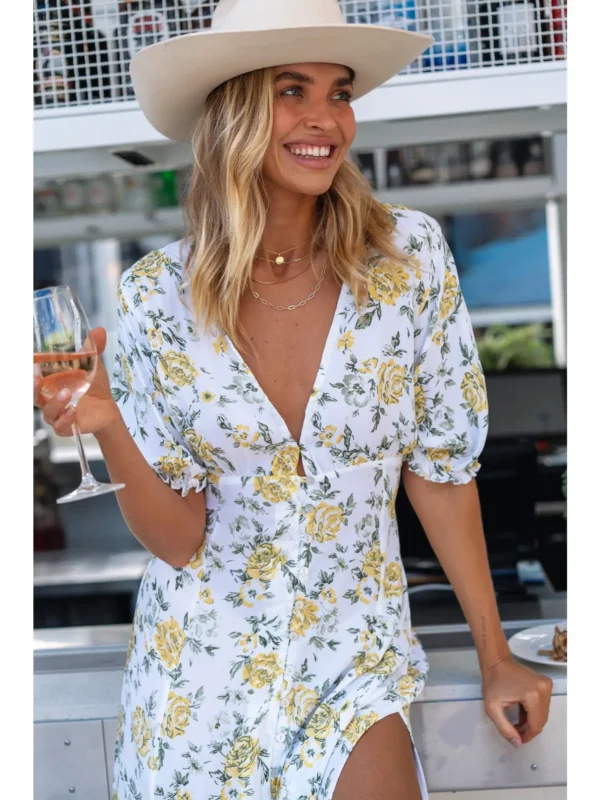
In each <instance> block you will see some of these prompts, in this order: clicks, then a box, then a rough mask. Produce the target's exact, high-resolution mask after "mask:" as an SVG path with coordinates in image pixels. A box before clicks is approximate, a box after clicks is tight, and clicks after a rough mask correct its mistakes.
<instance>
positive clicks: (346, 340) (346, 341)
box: [338, 331, 356, 350]
mask: <svg viewBox="0 0 600 800" xmlns="http://www.w3.org/2000/svg"><path fill="white" fill-rule="evenodd" d="M355 343H356V341H355V339H354V335H353V333H352V331H346V333H345V334H344V335H343V336H340V338H339V339H338V350H347V349H350V348H352V347H354V345H355Z"/></svg>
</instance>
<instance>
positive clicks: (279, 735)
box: [275, 733, 285, 743]
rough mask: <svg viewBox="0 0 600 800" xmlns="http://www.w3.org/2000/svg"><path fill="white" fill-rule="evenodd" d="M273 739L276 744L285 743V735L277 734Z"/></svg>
mask: <svg viewBox="0 0 600 800" xmlns="http://www.w3.org/2000/svg"><path fill="white" fill-rule="evenodd" d="M275 738H276V739H277V741H278V742H280V743H283V742H285V733H278V734H277V736H276V737H275Z"/></svg>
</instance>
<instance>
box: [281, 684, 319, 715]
mask: <svg viewBox="0 0 600 800" xmlns="http://www.w3.org/2000/svg"><path fill="white" fill-rule="evenodd" d="M318 701H319V695H318V694H317V692H316V691H315V689H311V688H309V687H307V686H304V685H303V684H302V683H300V684H298V685H297V686H296V688H295V689H291V691H290V692H289V693H288V695H287V697H286V700H285V713H286V715H287V719H288V722H290V723H292V722H293V723H295V724H296V725H304V723H305V721H306V720H307V719H308V717H309V715H310V714H311V713H312V711H313V709H314V707H315V706H316V705H317V703H318Z"/></svg>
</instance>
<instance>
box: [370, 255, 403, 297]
mask: <svg viewBox="0 0 600 800" xmlns="http://www.w3.org/2000/svg"><path fill="white" fill-rule="evenodd" d="M408 280H409V276H408V272H407V271H406V270H405V269H404V267H403V266H402V265H401V264H397V263H395V262H394V261H387V260H386V261H384V260H382V261H380V262H379V263H378V264H377V265H376V266H374V267H373V268H372V269H370V270H369V271H368V272H367V282H368V289H369V295H370V297H371V298H372V299H373V300H376V301H378V302H380V303H385V304H386V305H388V306H389V305H393V304H394V302H395V301H396V300H397V299H398V298H399V297H400V295H403V294H406V293H407V292H408Z"/></svg>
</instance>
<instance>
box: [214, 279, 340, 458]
mask: <svg viewBox="0 0 600 800" xmlns="http://www.w3.org/2000/svg"><path fill="white" fill-rule="evenodd" d="M346 289H347V284H346V282H345V281H343V282H342V285H341V288H340V293H339V296H338V299H337V303H336V305H335V311H334V312H333V317H332V319H331V325H330V326H329V330H328V331H327V337H326V339H325V345H324V347H323V352H322V353H321V360H320V362H319V366H318V367H317V374H316V375H315V377H314V379H313V386H312V389H311V393H310V396H309V398H308V402H307V403H306V407H305V409H304V416H303V418H302V426H301V428H300V436H299V439H298V441H296V439H295V438H294V437H293V436H292V433H291V431H290V429H289V427H288V424H287V422H286V421H285V420H284V418H283V416H282V415H281V414H280V412H279V411H278V410H277V408H276V406H275V404H274V403H273V402H272V400H271V399H270V398H269V396H268V395H267V393H266V392H265V390H264V389H263V387H262V386H261V385H260V383H259V381H258V379H257V377H256V375H255V374H254V372H253V371H252V369H251V368H250V367H249V365H248V364H247V363H246V360H245V359H244V358H243V357H242V356H241V354H240V353H239V351H238V349H237V348H236V346H235V345H234V344H233V342H232V341H231V339H230V337H229V336H228V334H227V333H226V332H225V331H224V330H223V329H221V334H222V336H223V337H224V338H225V340H226V342H227V344H228V346H229V347H230V348H231V351H232V353H233V354H234V355H235V356H237V358H238V359H239V360H240V362H241V364H242V366H243V368H244V369H245V370H246V372H247V374H248V375H249V376H250V378H251V380H252V382H253V383H254V385H255V386H256V388H257V389H258V390H259V391H260V392H261V393H262V395H263V397H264V398H265V405H266V406H267V407H268V408H269V410H270V411H271V413H272V414H273V416H274V417H275V418H276V419H277V421H278V423H279V426H280V427H281V429H282V430H283V432H284V433H285V438H286V439H288V440H289V441H290V442H292V443H293V444H295V445H297V446H298V447H299V448H300V450H301V449H302V443H303V440H304V433H305V428H306V420H307V418H308V413H309V409H310V407H311V405H312V403H313V402H314V400H315V399H316V398H317V396H318V395H319V393H320V390H321V386H322V384H323V380H324V378H325V375H326V373H327V369H328V367H329V361H330V358H331V352H332V349H333V344H334V338H335V335H336V333H335V331H336V323H337V320H338V317H339V316H340V314H341V312H342V308H343V307H344V301H345V297H346Z"/></svg>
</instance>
